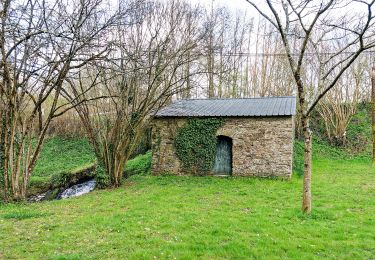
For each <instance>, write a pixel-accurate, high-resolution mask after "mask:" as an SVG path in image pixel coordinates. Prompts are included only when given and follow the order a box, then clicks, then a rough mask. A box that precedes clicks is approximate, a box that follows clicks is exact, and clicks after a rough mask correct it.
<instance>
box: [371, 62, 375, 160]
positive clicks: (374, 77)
mask: <svg viewBox="0 0 375 260" xmlns="http://www.w3.org/2000/svg"><path fill="white" fill-rule="evenodd" d="M371 85H372V95H371V104H372V162H373V163H374V164H375V64H374V65H373V67H372V73H371Z"/></svg>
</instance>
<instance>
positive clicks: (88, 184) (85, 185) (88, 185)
mask: <svg viewBox="0 0 375 260" xmlns="http://www.w3.org/2000/svg"><path fill="white" fill-rule="evenodd" d="M95 185H96V182H95V180H89V181H85V182H82V183H79V184H76V185H73V186H72V187H69V188H67V189H66V190H64V191H63V192H61V193H60V194H59V195H58V196H57V199H68V198H72V197H78V196H81V195H83V194H86V193H89V192H90V191H92V190H94V189H95Z"/></svg>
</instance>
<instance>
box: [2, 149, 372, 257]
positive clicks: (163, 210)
mask: <svg viewBox="0 0 375 260" xmlns="http://www.w3.org/2000/svg"><path fill="white" fill-rule="evenodd" d="M298 145H299V144H298V143H297V146H298ZM330 158H331V159H330ZM332 158H333V159H332ZM313 174H314V177H313V196H314V213H313V214H312V215H311V216H310V217H306V216H303V215H301V214H300V195H301V186H302V179H301V177H299V176H297V175H295V176H294V177H293V179H292V180H291V181H290V182H286V181H280V180H268V179H254V178H226V179H225V178H214V177H153V176H132V177H131V178H130V179H128V180H127V181H126V182H125V184H124V185H123V186H122V187H121V188H119V189H116V190H106V191H94V192H93V193H90V194H88V195H85V196H82V197H79V198H74V199H69V200H64V201H50V202H43V203H38V204H31V205H6V206H5V205H3V206H0V230H1V232H0V259H1V258H35V259H38V258H57V259H75V258H76V259H78V258H118V259H119V258H124V257H127V258H133V259H139V258H146V259H150V258H155V257H156V258H172V257H176V258H178V259H180V258H183V259H190V258H204V259H207V258H211V259H218V258H248V257H249V256H252V257H254V258H266V259H279V258H294V259H305V258H306V259H311V258H316V257H327V258H341V259H342V258H347V259H364V258H367V259H371V258H374V257H375V218H374V216H375V170H374V168H373V167H372V166H371V164H370V160H369V159H368V158H366V157H364V158H346V156H344V154H340V152H337V151H336V152H335V149H333V150H332V149H330V148H328V147H325V146H324V145H320V147H319V145H317V149H316V153H315V156H314V170H313Z"/></svg>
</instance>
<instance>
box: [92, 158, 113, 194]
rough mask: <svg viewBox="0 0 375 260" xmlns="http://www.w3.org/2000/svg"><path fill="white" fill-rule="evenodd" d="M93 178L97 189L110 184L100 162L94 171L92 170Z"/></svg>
mask: <svg viewBox="0 0 375 260" xmlns="http://www.w3.org/2000/svg"><path fill="white" fill-rule="evenodd" d="M94 179H95V181H96V188H98V189H104V188H107V187H109V185H110V184H111V181H110V179H109V176H108V174H107V173H106V172H105V169H104V167H103V166H102V164H98V165H97V166H96V168H95V172H94Z"/></svg>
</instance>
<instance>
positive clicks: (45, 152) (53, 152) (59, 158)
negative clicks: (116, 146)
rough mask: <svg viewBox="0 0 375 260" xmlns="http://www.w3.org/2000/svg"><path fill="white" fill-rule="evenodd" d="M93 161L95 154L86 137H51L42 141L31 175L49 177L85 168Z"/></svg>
mask: <svg viewBox="0 0 375 260" xmlns="http://www.w3.org/2000/svg"><path fill="white" fill-rule="evenodd" d="M94 162H95V156H94V154H93V151H92V149H91V147H90V144H89V142H88V141H87V139H82V138H77V139H70V138H63V137H52V138H49V139H47V140H46V142H45V143H44V146H43V149H42V152H41V154H40V157H39V159H38V162H37V164H36V166H35V170H34V172H33V176H34V177H42V178H43V177H50V176H51V175H53V174H55V173H59V172H70V171H74V170H77V169H82V168H85V167H87V166H89V165H92V164H93V163H94Z"/></svg>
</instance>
